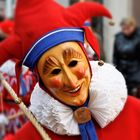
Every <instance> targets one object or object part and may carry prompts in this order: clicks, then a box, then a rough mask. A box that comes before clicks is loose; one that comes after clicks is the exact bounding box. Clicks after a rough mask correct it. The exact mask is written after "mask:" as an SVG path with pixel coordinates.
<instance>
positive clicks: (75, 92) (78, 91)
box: [67, 85, 82, 97]
mask: <svg viewBox="0 0 140 140" xmlns="http://www.w3.org/2000/svg"><path fill="white" fill-rule="evenodd" d="M81 87H82V85H80V86H78V87H77V88H75V89H72V90H69V91H67V93H69V94H70V96H73V97H75V96H77V95H79V94H80V89H81Z"/></svg>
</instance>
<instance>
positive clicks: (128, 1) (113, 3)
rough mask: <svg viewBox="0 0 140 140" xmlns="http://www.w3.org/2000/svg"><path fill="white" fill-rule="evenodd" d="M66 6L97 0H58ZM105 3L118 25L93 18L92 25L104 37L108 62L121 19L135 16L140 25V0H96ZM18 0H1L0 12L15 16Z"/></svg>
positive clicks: (110, 60)
mask: <svg viewBox="0 0 140 140" xmlns="http://www.w3.org/2000/svg"><path fill="white" fill-rule="evenodd" d="M57 1H58V2H59V3H60V4H62V5H64V6H66V7H67V6H69V5H70V4H73V3H75V2H78V1H95V0H57ZM96 1H98V2H100V3H103V4H104V5H105V6H106V7H108V8H109V10H110V11H111V12H112V14H113V17H114V21H115V23H116V25H115V26H114V27H110V26H108V21H107V20H105V19H104V20H102V19H93V20H92V21H93V23H92V26H94V29H95V30H96V31H97V32H98V33H99V35H100V36H101V38H102V44H103V48H104V49H103V50H104V55H105V56H104V57H105V59H106V61H107V62H110V63H112V56H113V42H114V35H115V34H116V33H117V32H119V31H120V26H119V25H120V21H121V20H122V19H123V18H125V17H130V16H133V17H134V18H135V19H136V21H137V23H138V25H140V16H139V12H138V11H139V5H140V1H139V0H96ZM15 2H16V0H0V14H1V15H4V16H6V17H7V18H12V17H13V14H14V13H13V10H14V7H15Z"/></svg>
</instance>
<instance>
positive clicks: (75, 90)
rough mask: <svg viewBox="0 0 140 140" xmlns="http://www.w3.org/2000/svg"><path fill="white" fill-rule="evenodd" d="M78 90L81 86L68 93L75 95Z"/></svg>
mask: <svg viewBox="0 0 140 140" xmlns="http://www.w3.org/2000/svg"><path fill="white" fill-rule="evenodd" d="M80 88H81V86H78V87H77V88H75V89H72V90H69V91H68V92H69V93H75V92H77V91H79V89H80Z"/></svg>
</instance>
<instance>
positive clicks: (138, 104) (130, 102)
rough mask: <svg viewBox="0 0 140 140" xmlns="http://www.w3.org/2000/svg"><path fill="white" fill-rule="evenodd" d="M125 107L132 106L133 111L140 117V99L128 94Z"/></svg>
mask: <svg viewBox="0 0 140 140" xmlns="http://www.w3.org/2000/svg"><path fill="white" fill-rule="evenodd" d="M125 108H128V109H129V108H131V109H132V110H131V111H132V113H135V114H137V115H136V116H138V117H140V99H137V98H135V97H132V96H128V99H127V102H126V107H125Z"/></svg>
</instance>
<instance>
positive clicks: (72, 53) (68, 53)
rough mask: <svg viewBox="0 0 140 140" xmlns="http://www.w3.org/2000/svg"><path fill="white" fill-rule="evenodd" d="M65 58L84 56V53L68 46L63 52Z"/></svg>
mask: <svg viewBox="0 0 140 140" xmlns="http://www.w3.org/2000/svg"><path fill="white" fill-rule="evenodd" d="M63 58H64V60H66V61H67V60H69V59H71V58H79V59H81V58H82V54H81V53H79V52H78V51H76V50H74V49H73V48H68V49H66V50H64V52H63Z"/></svg>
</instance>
